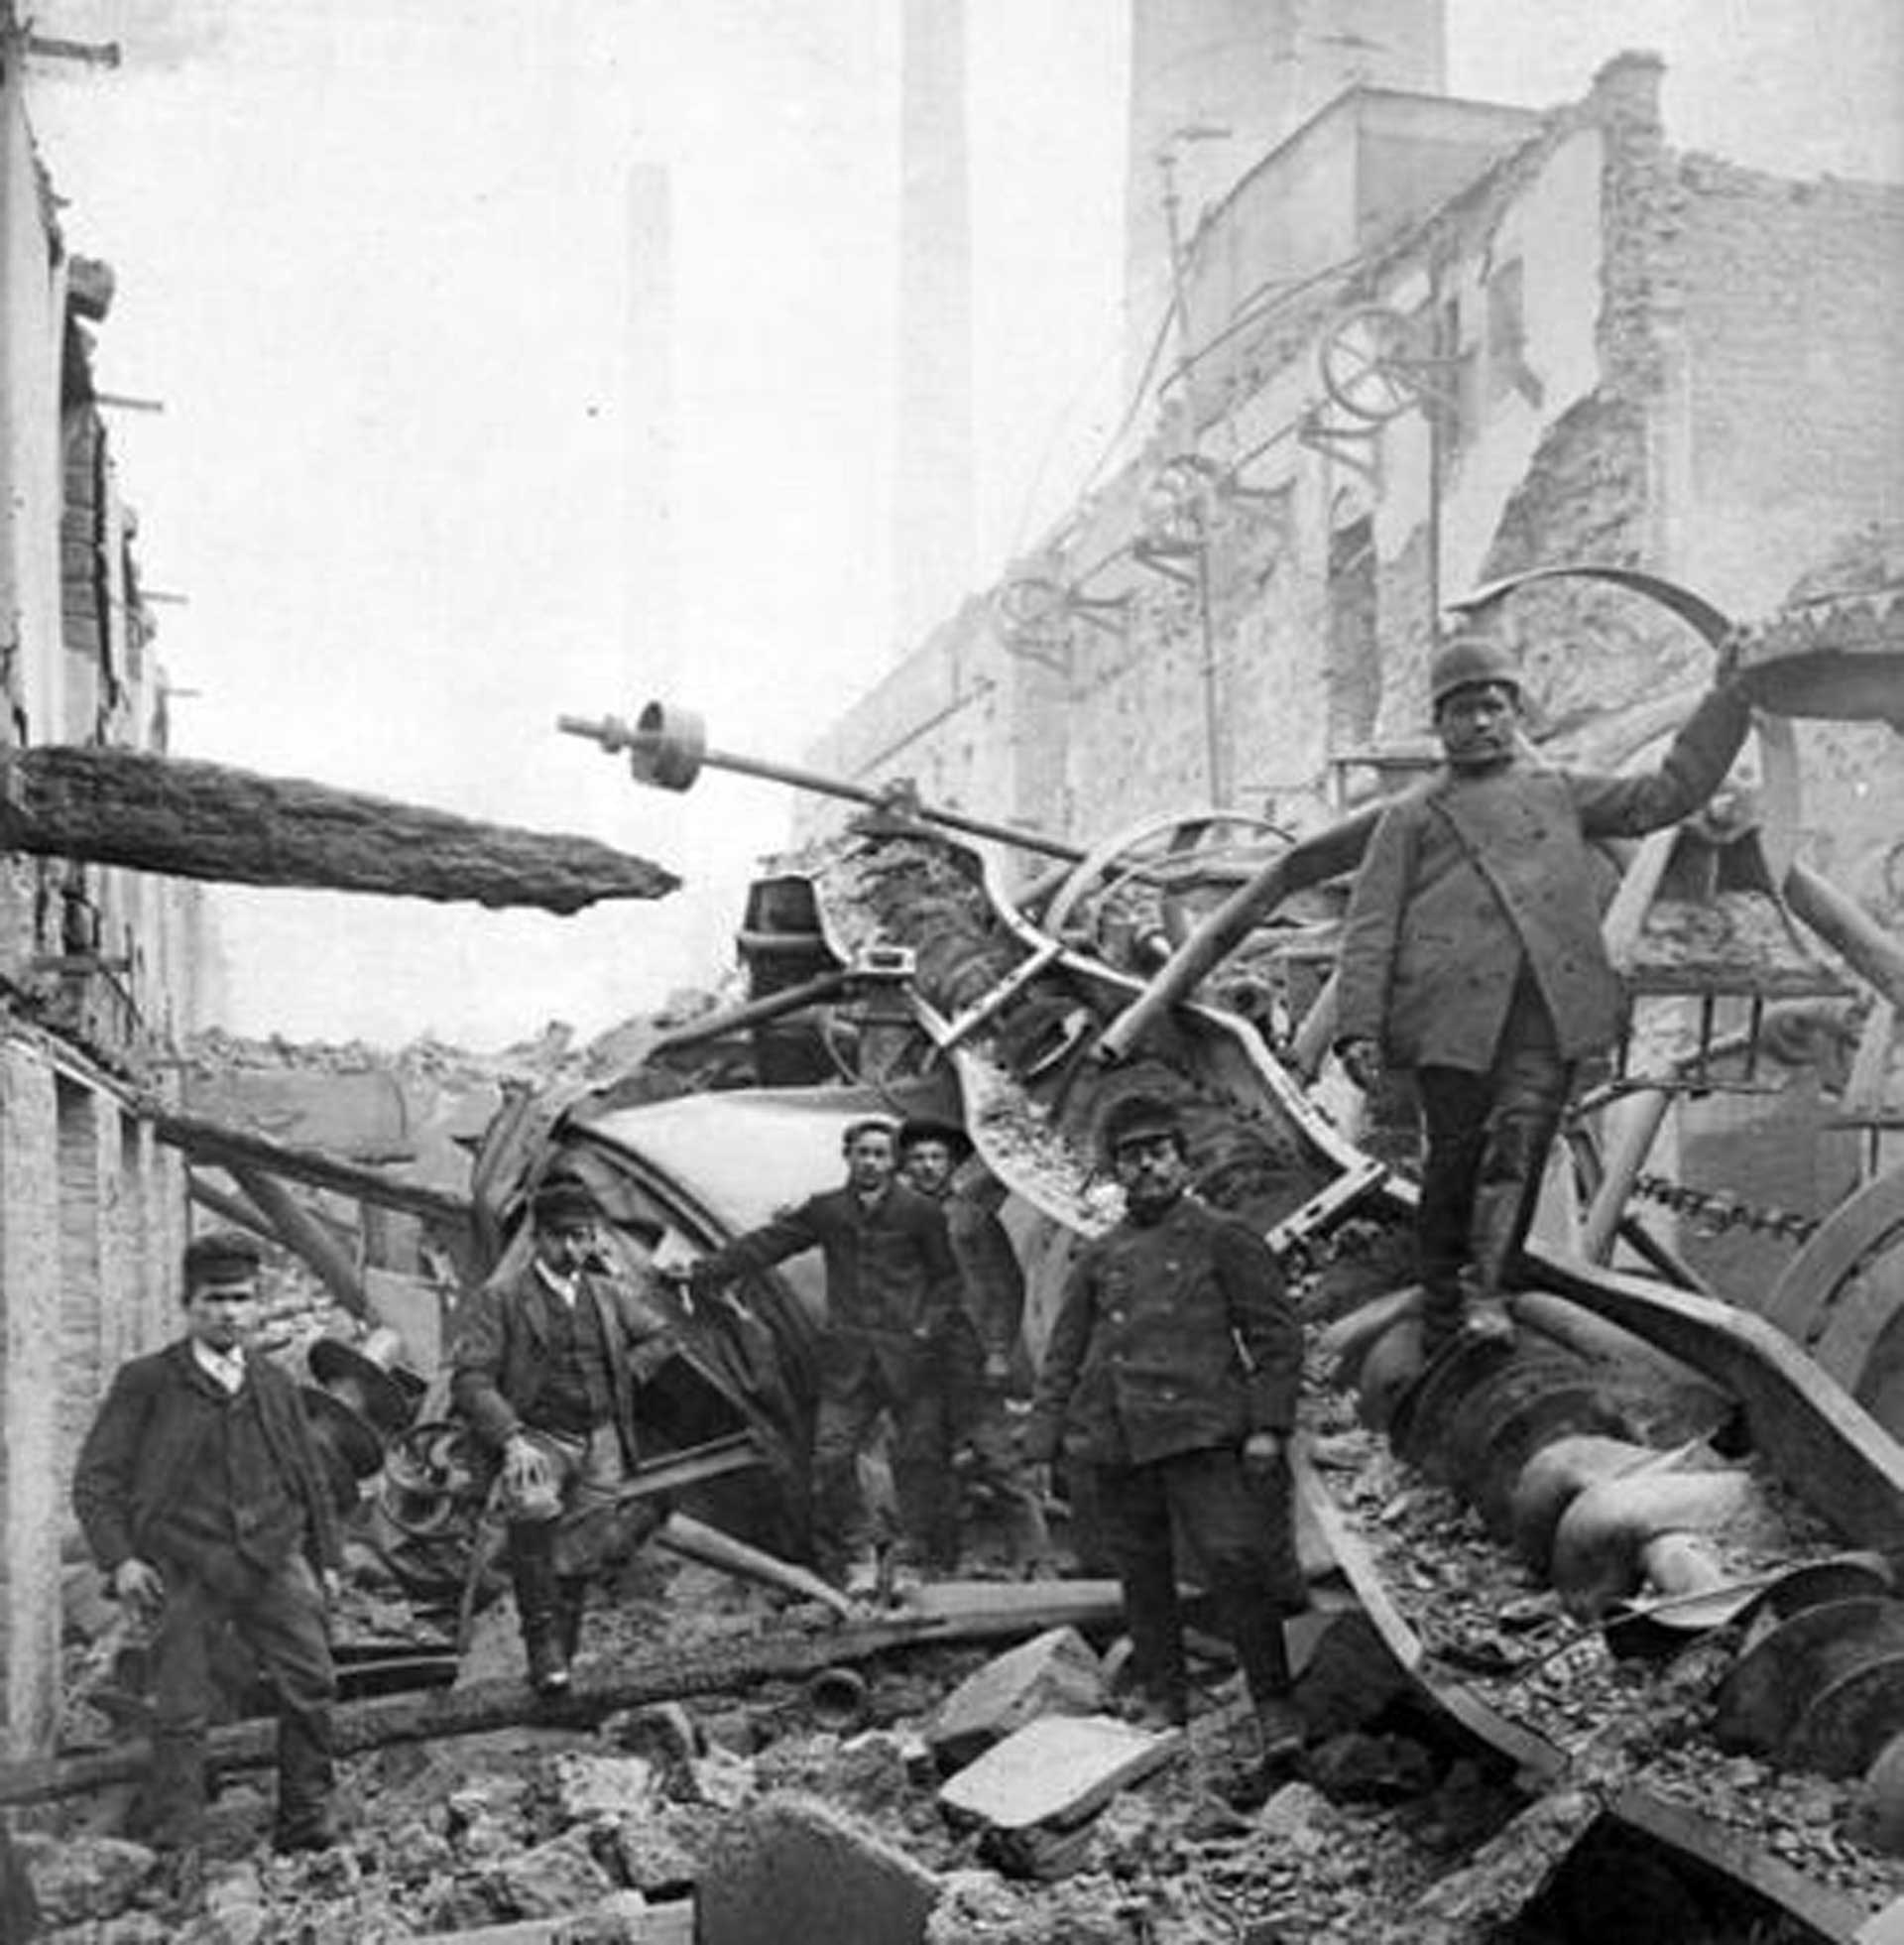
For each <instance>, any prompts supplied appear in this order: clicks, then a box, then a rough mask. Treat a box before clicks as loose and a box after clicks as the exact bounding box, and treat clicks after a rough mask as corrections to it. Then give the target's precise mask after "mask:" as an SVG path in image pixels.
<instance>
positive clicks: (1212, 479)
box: [800, 55, 1904, 892]
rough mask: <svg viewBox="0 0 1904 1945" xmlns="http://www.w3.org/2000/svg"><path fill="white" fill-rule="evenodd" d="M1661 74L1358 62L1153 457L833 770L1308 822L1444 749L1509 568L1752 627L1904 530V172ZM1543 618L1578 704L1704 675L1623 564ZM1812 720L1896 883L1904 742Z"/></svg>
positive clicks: (1116, 810) (976, 803) (1553, 669)
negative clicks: (1664, 118) (1564, 98)
mask: <svg viewBox="0 0 1904 1945" xmlns="http://www.w3.org/2000/svg"><path fill="white" fill-rule="evenodd" d="M1661 77H1662V65H1661V63H1660V62H1659V61H1657V60H1656V59H1654V58H1652V57H1650V56H1646V55H1626V56H1622V57H1620V58H1618V59H1616V60H1614V61H1611V62H1609V63H1608V64H1607V65H1606V68H1605V69H1604V70H1603V71H1602V72H1601V73H1600V74H1599V76H1598V77H1597V78H1596V79H1595V81H1594V83H1593V85H1592V87H1591V90H1590V91H1589V92H1588V94H1587V95H1586V97H1585V98H1584V99H1582V100H1580V101H1578V102H1575V103H1571V104H1568V105H1566V106H1563V107H1561V108H1559V109H1557V110H1554V111H1552V112H1549V113H1545V114H1534V113H1530V112H1528V111H1524V110H1520V109H1513V108H1506V107H1501V106H1497V105H1490V104H1485V103H1475V102H1467V101H1460V100H1455V99H1450V98H1448V97H1446V96H1444V95H1441V94H1438V93H1432V92H1413V91H1405V90H1404V89H1402V88H1388V87H1376V86H1368V85H1361V86H1354V87H1351V88H1349V89H1348V90H1347V91H1346V92H1343V93H1341V94H1339V95H1338V96H1337V97H1336V98H1335V99H1334V100H1332V101H1330V102H1329V103H1328V104H1327V105H1326V106H1324V107H1322V108H1321V109H1320V110H1319V111H1318V112H1316V113H1315V114H1313V115H1312V116H1311V117H1310V119H1308V120H1307V121H1305V122H1304V123H1303V124H1302V125H1301V126H1300V127H1297V128H1295V129H1294V130H1293V131H1292V132H1288V133H1287V134H1286V135H1285V136H1284V137H1283V139H1282V140H1280V141H1279V142H1278V143H1277V144H1276V146H1274V147H1273V148H1271V149H1270V150H1269V152H1268V153H1267V154H1266V155H1264V156H1263V157H1262V158H1261V160H1260V161H1258V162H1257V163H1256V164H1255V166H1254V167H1253V168H1251V169H1249V172H1248V173H1247V174H1245V175H1244V176H1243V177H1242V179H1241V180H1240V181H1237V182H1235V183H1234V184H1233V185H1232V186H1231V187H1230V188H1229V190H1228V192H1227V193H1226V194H1224V195H1223V196H1222V198H1221V199H1220V200H1219V201H1217V202H1216V203H1215V204H1214V205H1212V206H1210V207H1208V208H1207V209H1205V210H1204V211H1203V213H1202V217H1201V220H1200V221H1199V222H1198V223H1197V224H1196V226H1195V228H1194V230H1193V231H1192V232H1191V233H1189V234H1188V235H1187V236H1185V237H1184V239H1183V241H1182V244H1181V248H1180V249H1179V250H1178V251H1177V252H1176V253H1175V255H1174V258H1173V259H1171V260H1170V261H1171V263H1172V264H1173V267H1174V272H1175V284H1176V295H1177V298H1178V300H1179V302H1178V303H1177V304H1176V305H1175V307H1174V313H1171V312H1168V311H1167V312H1166V314H1165V317H1164V319H1163V322H1162V323H1161V325H1160V326H1159V328H1158V330H1157V333H1156V336H1155V338H1154V339H1153V340H1152V341H1151V353H1152V355H1151V357H1150V360H1149V365H1150V371H1151V374H1152V377H1151V387H1150V396H1149V400H1148V405H1149V412H1150V416H1149V419H1148V421H1147V431H1146V433H1145V434H1144V438H1143V443H1142V446H1141V449H1140V450H1139V451H1137V452H1136V453H1135V455H1134V456H1132V457H1129V458H1128V459H1127V460H1126V461H1125V463H1123V465H1122V469H1121V470H1119V471H1117V472H1116V473H1115V474H1114V475H1113V476H1112V477H1110V478H1109V479H1108V481H1107V482H1106V483H1105V484H1103V485H1102V486H1101V487H1099V488H1098V489H1097V490H1095V491H1094V492H1092V493H1091V494H1090V495H1089V497H1087V498H1086V499H1084V500H1083V501H1081V502H1080V503H1079V504H1078V505H1077V506H1076V507H1075V508H1074V509H1073V510H1072V511H1071V512H1070V514H1069V515H1068V516H1067V517H1066V518H1065V519H1064V520H1062V521H1061V522H1060V523H1059V525H1058V526H1057V528H1056V529H1055V530H1054V531H1053V532H1052V533H1051V534H1050V535H1049V536H1048V537H1047V538H1046V540H1045V541H1044V543H1043V544H1042V546H1041V547H1039V548H1038V549H1037V550H1036V551H1035V552H1034V553H1033V554H1032V555H1030V556H1028V557H1026V558H1023V559H1020V560H1018V561H1016V562H1014V563H1013V564H1012V566H1011V568H1010V570H1009V571H1008V573H1007V574H1006V576H1005V577H1004V579H1003V580H1002V581H1001V582H1000V584H998V585H997V586H995V587H994V588H992V589H991V590H989V591H988V592H987V593H985V594H984V595H982V596H979V597H975V598H973V599H971V600H969V601H968V602H967V603H966V604H965V605H964V607H963V608H962V609H961V610H960V611H959V612H958V613H957V614H956V615H954V616H952V617H951V618H950V619H948V620H947V621H945V622H944V623H943V625H941V626H940V627H939V628H938V629H937V630H936V631H935V632H934V633H933V634H932V635H931V636H930V637H929V638H928V639H927V640H926V641H925V642H924V643H923V644H922V645H921V646H919V647H918V648H917V649H916V650H915V651H914V652H912V653H911V654H910V655H908V656H907V657H906V658H905V660H904V661H903V662H901V663H900V664H899V665H898V666H897V667H896V668H895V669H892V672H891V673H890V674H889V675H888V676H887V677H886V679H885V680H883V681H882V682H881V683H880V684H879V685H878V686H877V687H875V688H874V689H873V690H872V692H871V693H870V694H868V695H867V696H865V697H864V698H863V699H862V700H861V701H860V702H858V703H857V704H856V705H855V706H854V707H853V708H852V709H851V710H850V711H848V712H847V713H846V714H845V715H844V716H843V717H842V718H841V719H840V720H839V722H838V723H837V724H836V725H835V726H834V727H833V728H832V729H831V730H830V731H829V732H828V733H827V735H826V736H825V737H824V738H823V739H822V740H821V742H820V743H819V744H818V746H817V747H815V748H814V749H812V750H810V751H809V752H808V757H809V759H810V761H811V762H812V763H813V765H814V767H815V768H818V769H822V770H825V771H829V772H832V773H835V774H838V775H841V776H844V777H847V778H850V779H852V780H854V781H855V782H856V783H859V784H863V785H879V784H882V783H886V782H890V781H892V780H896V779H900V778H906V779H910V780H912V781H913V782H914V783H915V784H916V786H917V788H918V790H919V791H920V793H921V794H922V795H923V796H925V797H926V798H928V799H929V800H935V801H939V802H945V803H950V804H954V805H958V806H961V807H963V808H966V809H968V810H971V811H975V812H983V813H985V814H987V815H989V816H992V817H995V818H1002V819H1006V820H1011V821H1013V822H1016V823H1018V824H1020V825H1022V826H1024V827H1026V828H1029V829H1033V830H1037V831H1041V832H1044V833H1047V834H1050V835H1056V836H1063V837H1068V838H1070V839H1072V840H1074V841H1076V842H1079V843H1081V844H1085V845H1093V844H1097V843H1101V842H1103V841H1105V840H1107V839H1110V838H1112V837H1114V836H1116V835H1117V834H1118V833H1119V832H1121V831H1126V830H1129V829H1131V828H1133V827H1140V826H1141V824H1142V823H1143V822H1145V821H1146V820H1153V819H1155V818H1156V817H1158V816H1159V815H1161V814H1163V813H1166V812H1181V811H1184V810H1187V809H1190V808H1193V807H1195V806H1197V805H1200V804H1211V803H1215V804H1221V805H1225V806H1231V807H1235V808H1238V809H1242V810H1245V811H1249V812H1251V813H1255V814H1258V815H1261V816H1264V817H1267V818H1269V819H1271V820H1272V821H1274V822H1276V823H1278V824H1280V825H1283V826H1285V827H1288V828H1293V829H1296V830H1304V829H1308V828H1311V827H1313V826H1314V825H1316V824H1317V823H1319V822H1322V821H1326V819H1327V818H1328V817H1329V816H1331V815H1333V814H1334V813H1335V812H1337V811H1338V810H1340V809H1341V808H1342V807H1343V806H1344V804H1345V803H1347V802H1349V801H1353V800H1354V799H1355V798H1356V797H1357V796H1359V795H1360V794H1362V793H1364V792H1366V791H1367V790H1369V789H1371V788H1373V787H1374V786H1375V784H1376V783H1377V781H1378V769H1379V766H1380V764H1381V762H1382V761H1383V760H1385V759H1387V758H1390V757H1394V758H1399V759H1402V760H1405V759H1406V758H1407V756H1408V755H1409V754H1410V753H1411V752H1412V753H1419V752H1420V751H1421V750H1423V749H1424V748H1426V747H1427V740H1428V739H1427V732H1428V721H1427V701H1426V690H1425V669H1426V663H1427V659H1428V656H1429V653H1430V649H1431V645H1432V641H1433V637H1434V631H1435V627H1436V623H1437V617H1438V615H1440V614H1441V613H1442V611H1443V610H1444V609H1445V608H1446V607H1447V605H1448V604H1449V603H1450V602H1452V601H1457V600H1459V599H1461V598H1462V597H1464V596H1466V595H1468V594H1470V593H1471V592H1473V591H1474V590H1475V589H1476V588H1477V587H1479V586H1481V585H1483V584H1485V583H1487V582H1488V581H1490V580H1492V579H1494V578H1496V577H1498V576H1502V575H1506V574H1511V573H1514V572H1517V571H1520V570H1522V569H1526V568H1530V567H1534V566H1539V565H1543V564H1549V563H1554V562H1561V561H1583V560H1590V561H1596V562H1606V563H1614V564H1621V565H1628V566H1640V567H1644V568H1647V569H1649V570H1651V571H1653V572H1656V573H1660V574H1664V575H1666V576H1669V577H1671V578H1673V579H1675V580H1679V581H1682V582H1685V583H1686V584H1688V585H1690V586H1692V587H1693V588H1695V589H1697V590H1699V591H1700V592H1701V593H1702V594H1704V595H1705V596H1706V597H1707V598H1708V599H1709V600H1711V601H1713V602H1715V603H1717V604H1718V605H1719V606H1720V607H1722V608H1723V609H1725V611H1726V612H1727V613H1729V614H1731V615H1733V616H1734V617H1736V618H1737V619H1739V620H1741V621H1749V620H1753V619H1756V618H1758V617H1760V616H1762V615H1764V614H1767V613H1769V612H1770V611H1771V610H1772V609H1773V608H1774V607H1775V606H1776V605H1777V604H1778V602H1779V601H1780V600H1781V599H1782V598H1783V597H1784V596H1785V595H1786V594H1787V592H1788V591H1789V590H1790V589H1791V588H1792V587H1793V585H1794V584H1795V583H1797V582H1798V581H1799V580H1800V579H1801V577H1802V576H1804V575H1806V574H1807V573H1808V572H1812V573H1816V572H1817V571H1819V570H1820V569H1829V568H1830V566H1831V563H1833V562H1834V561H1835V560H1837V559H1840V558H1842V557H1844V554H1845V552H1846V550H1847V549H1849V550H1851V551H1853V552H1854V551H1855V549H1856V547H1857V544H1858V539H1859V536H1860V535H1861V534H1865V533H1867V532H1868V530H1869V529H1870V527H1871V526H1872V525H1873V524H1874V523H1877V522H1881V521H1884V520H1895V519H1896V517H1897V516H1898V513H1899V509H1900V502H1901V501H1904V465H1900V462H1899V459H1898V454H1899V452H1900V450H1904V442H1901V441H1900V433H1904V388H1900V386H1899V384H1898V381H1897V377H1896V371H1895V356H1894V346H1893V344H1892V341H1891V336H1892V334H1891V329H1890V323H1889V320H1890V318H1891V317H1893V316H1894V315H1895V314H1896V311H1897V308H1898V304H1899V300H1900V298H1901V297H1904V291H1901V290H1900V283H1901V282H1904V192H1900V191H1899V190H1898V189H1897V188H1895V187H1890V186H1881V185H1869V184H1859V183H1851V182H1835V181H1829V180H1828V181H1823V182H1796V181H1787V180H1784V179H1780V178H1777V177H1773V176H1769V175H1764V174H1760V173H1757V172H1754V171H1750V170H1745V169H1742V168H1737V167H1734V166H1732V165H1730V164H1728V163H1724V162H1721V161H1717V160H1715V159H1712V158H1710V157H1705V156H1700V155H1693V154H1684V153H1680V152H1677V151H1675V150H1674V149H1673V148H1671V147H1670V146H1669V144H1668V142H1667V139H1666V131H1665V129H1664V128H1663V126H1662V122H1661V114H1660V106H1659V92H1660V82H1661ZM1190 213H1194V212H1190ZM1510 621H1511V624H1512V626H1513V627H1514V629H1515V631H1516V633H1517V635H1518V638H1519V646H1520V648H1521V652H1522V654H1523V657H1524V660H1525V663H1526V666H1527V668H1528V669H1529V674H1530V683H1531V687H1532V689H1533V691H1534V693H1535V694H1536V696H1537V697H1538V698H1539V699H1540V701H1541V702H1542V704H1544V706H1545V709H1546V711H1547V713H1548V716H1549V717H1550V718H1551V719H1555V720H1562V719H1566V718H1568V717H1570V716H1574V715H1577V714H1578V713H1579V712H1582V711H1586V710H1594V711H1605V710H1607V709H1612V708H1619V707H1623V706H1626V705H1629V704H1633V703H1636V702H1640V701H1645V700H1650V699H1655V698H1658V697H1660V696H1661V695H1663V694H1666V693H1668V692H1670V691H1673V690H1676V689H1686V690H1690V689H1691V688H1692V687H1693V686H1694V685H1695V684H1697V683H1698V682H1699V681H1700V680H1701V679H1703V676H1704V673H1705V670H1704V668H1703V666H1702V663H1703V657H1704V654H1705V652H1704V650H1703V649H1701V648H1700V646H1699V645H1698V644H1697V643H1696V642H1695V641H1693V639H1692V638H1691V636H1690V635H1689V634H1683V633H1681V632H1678V631H1677V630H1676V629H1675V627H1674V625H1673V624H1672V623H1671V622H1670V621H1667V620H1664V619H1663V618H1662V617H1660V616H1659V615H1657V614H1656V613H1654V614H1649V613H1647V612H1644V611H1643V606H1642V604H1636V603H1632V602H1630V601H1629V600H1626V599H1624V598H1622V597H1620V596H1617V595H1609V594H1608V593H1607V592H1606V591H1605V590H1588V591H1582V590H1580V589H1578V588H1572V587H1570V588H1569V589H1567V590H1566V591H1564V592H1563V591H1558V590H1533V591H1531V592H1530V593H1529V594H1527V595H1526V596H1525V597H1523V598H1521V599H1519V600H1517V601H1516V602H1515V603H1513V604H1512V608H1511V611H1510ZM1801 734H1802V735H1803V736H1804V737H1805V738H1806V739H1807V742H1808V747H1807V749H1806V752H1805V774H1806V777H1807V788H1808V792H1810V794H1808V798H1807V801H1806V804H1805V842H1806V845H1807V846H1808V848H1809V850H1810V852H1811V853H1812V854H1813V861H1814V862H1815V863H1816V864H1817V865H1818V866H1819V867H1820V868H1821V869H1824V870H1827V871H1829V872H1831V873H1832V874H1833V875H1834V876H1835V877H1836V878H1837V879H1838V880H1839V881H1840V882H1842V883H1844V884H1846V885H1847V886H1848V887H1850V888H1851V889H1853V890H1854V891H1859V892H1862V891H1864V890H1865V889H1866V887H1867V886H1868V885H1870V884H1871V883H1872V882H1874V881H1876V880H1878V879H1880V878H1881V876H1882V874H1883V871H1884V868H1885V864H1886V861H1887V859H1888V857H1889V851H1890V847H1891V846H1893V845H1894V844H1895V842H1896V838H1895V832H1894V830H1892V829H1891V828H1889V826H1888V823H1887V820H1886V819H1885V817H1884V816H1883V814H1882V810H1881V806H1883V805H1884V804H1886V803H1888V802H1893V801H1895V796H1896V792H1897V790H1898V789H1899V788H1900V786H1904V775H1900V766H1904V757H1900V754H1899V746H1898V745H1897V743H1896V740H1895V739H1894V738H1891V737H1889V736H1888V734H1887V733H1886V732H1885V731H1883V730H1882V729H1881V728H1874V727H1870V726H1866V727H1864V728H1849V729H1847V728H1843V727H1837V726H1834V727H1830V728H1827V727H1826V726H1823V725H1805V726H1803V727H1802V730H1801ZM1371 758H1372V759H1374V760H1375V762H1374V763H1373V764H1371V763H1370V762H1369V761H1368V759H1371ZM800 814H801V815H802V816H803V817H807V818H810V819H813V820H814V821H815V822H819V821H823V820H824V818H825V817H826V814H827V813H825V812H824V811H822V810H819V809H816V808H813V807H806V806H803V808H802V811H801V813H800Z"/></svg>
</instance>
